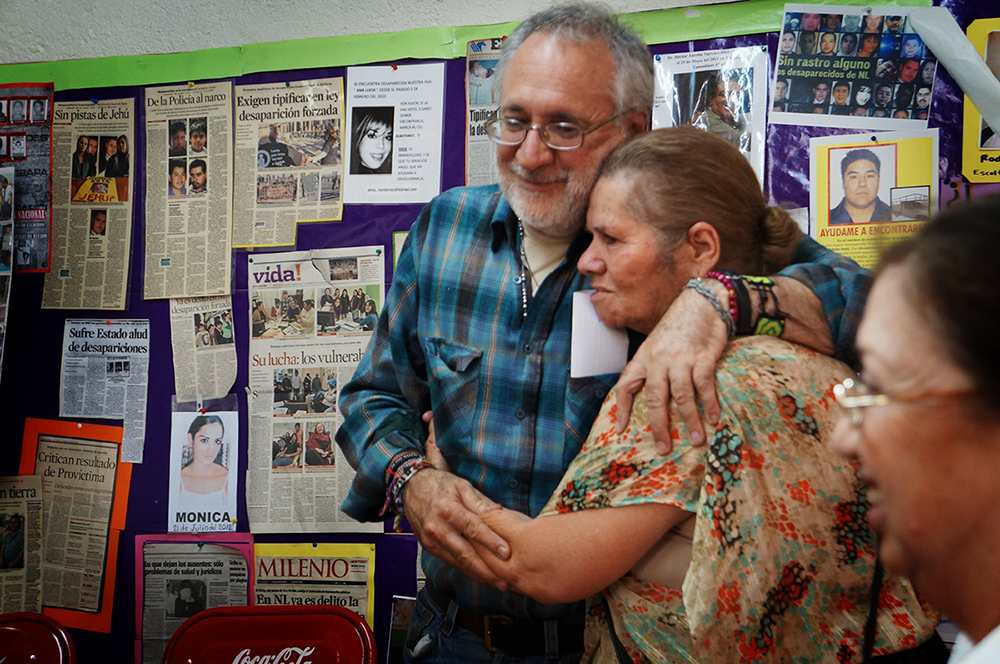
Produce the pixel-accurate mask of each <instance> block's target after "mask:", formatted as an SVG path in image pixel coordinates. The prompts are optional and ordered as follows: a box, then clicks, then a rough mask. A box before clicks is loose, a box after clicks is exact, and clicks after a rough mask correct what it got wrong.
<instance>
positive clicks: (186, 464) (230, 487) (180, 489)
mask: <svg viewBox="0 0 1000 664" xmlns="http://www.w3.org/2000/svg"><path fill="white" fill-rule="evenodd" d="M234 399H235V397H234ZM234 403H235V402H234ZM239 432H240V429H239V413H238V412H237V411H235V410H232V411H210V412H205V413H202V412H201V411H199V410H195V411H193V412H188V411H174V413H173V417H172V426H171V432H170V502H169V507H168V509H169V512H168V516H167V524H168V528H167V530H169V531H170V532H173V533H183V532H188V533H203V532H219V531H232V530H236V490H237V486H236V482H237V480H236V460H237V458H238V457H239V454H238V451H239V448H238V447H237V441H238V440H239V439H240V435H239Z"/></svg>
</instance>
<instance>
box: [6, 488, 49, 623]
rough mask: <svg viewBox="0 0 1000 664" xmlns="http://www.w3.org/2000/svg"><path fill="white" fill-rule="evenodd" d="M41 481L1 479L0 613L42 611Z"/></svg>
mask: <svg viewBox="0 0 1000 664" xmlns="http://www.w3.org/2000/svg"><path fill="white" fill-rule="evenodd" d="M42 527H43V522H42V478H41V477H39V476H37V475H19V476H15V477H0V533H2V534H0V613H16V612H19V611H31V612H33V613H41V612H42Z"/></svg>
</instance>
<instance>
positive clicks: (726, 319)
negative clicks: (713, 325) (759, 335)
mask: <svg viewBox="0 0 1000 664" xmlns="http://www.w3.org/2000/svg"><path fill="white" fill-rule="evenodd" d="M684 288H685V289H688V288H693V289H694V290H696V291H698V292H699V293H701V295H702V296H704V297H705V299H707V300H708V301H709V302H711V303H712V306H713V307H715V311H716V312H718V314H719V318H721V319H722V323H723V324H724V325H725V326H726V336H727V337H728V338H729V339H732V338H733V333H734V332H735V331H736V330H735V327H734V323H733V317H732V316H731V315H730V313H729V312H728V311H726V308H725V307H724V306H722V302H720V301H719V296H718V295H716V294H715V291H713V290H712V289H711V288H709V287H708V286H705V285H704V284H702V283H701V280H700V279H692V280H691V281H689V282H687V284H686V285H685V286H684Z"/></svg>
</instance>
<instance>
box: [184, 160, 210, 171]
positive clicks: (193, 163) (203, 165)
mask: <svg viewBox="0 0 1000 664" xmlns="http://www.w3.org/2000/svg"><path fill="white" fill-rule="evenodd" d="M199 166H201V170H203V171H204V172H206V173H208V164H206V163H205V160H204V159H192V160H191V163H190V164H188V172H190V171H191V169H192V168H198V167H199Z"/></svg>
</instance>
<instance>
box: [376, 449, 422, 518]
mask: <svg viewBox="0 0 1000 664" xmlns="http://www.w3.org/2000/svg"><path fill="white" fill-rule="evenodd" d="M423 458H424V457H423V455H422V454H420V452H418V451H416V450H404V451H402V452H400V453H399V454H397V455H396V456H394V457H392V458H391V459H390V460H389V465H388V466H387V467H386V469H385V485H384V486H385V502H384V503H382V509H380V510H379V511H378V515H379V516H388V515H389V513H390V512H391V511H392V509H393V506H394V503H395V496H394V495H393V492H392V487H393V485H394V484H395V483H396V482H397V479H398V477H399V472H400V471H401V470H402V469H403V467H404V466H405V465H406V464H407V462H409V461H412V460H420V459H423Z"/></svg>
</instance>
